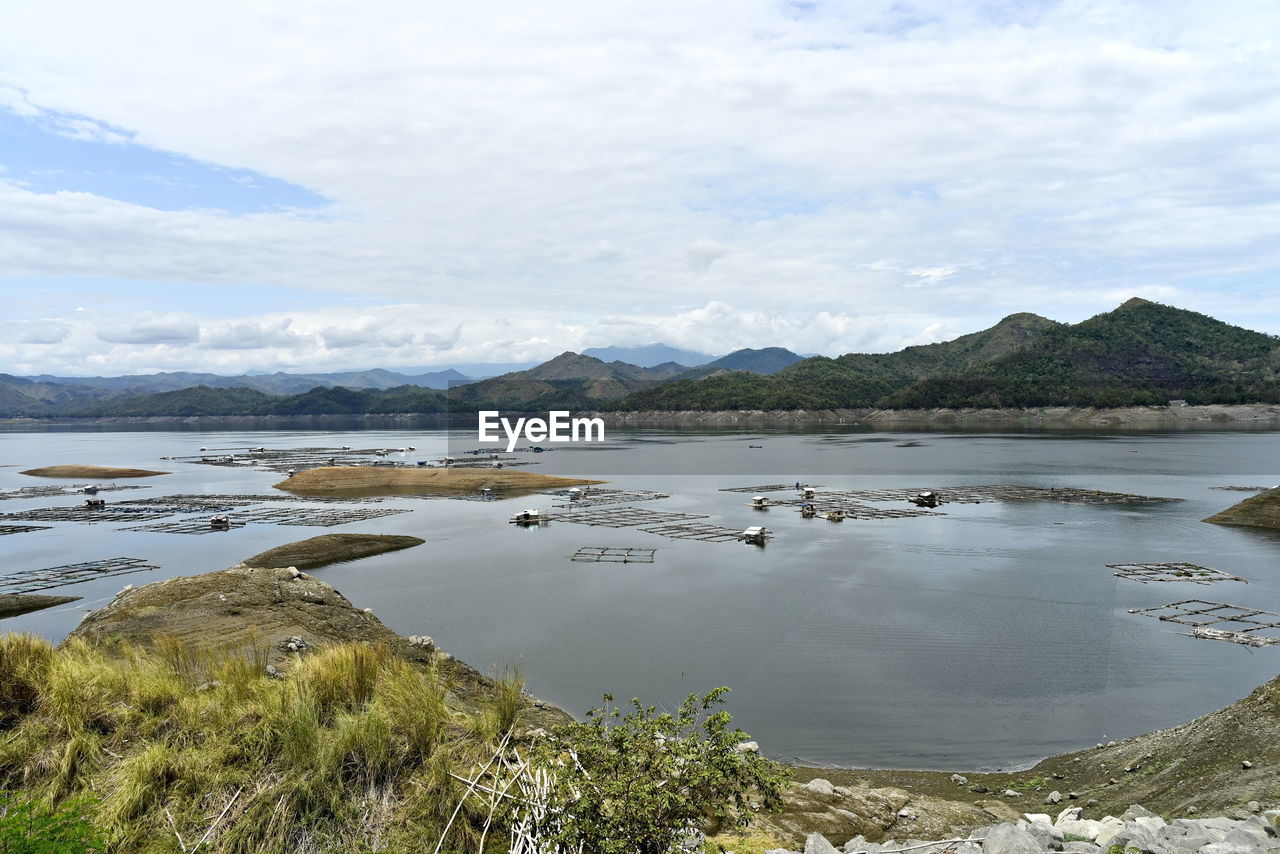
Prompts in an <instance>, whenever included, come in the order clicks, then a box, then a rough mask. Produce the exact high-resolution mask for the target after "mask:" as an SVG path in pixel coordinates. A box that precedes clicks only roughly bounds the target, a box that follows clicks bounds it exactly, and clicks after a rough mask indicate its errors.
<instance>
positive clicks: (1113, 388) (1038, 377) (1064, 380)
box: [881, 299, 1280, 409]
mask: <svg viewBox="0 0 1280 854" xmlns="http://www.w3.org/2000/svg"><path fill="white" fill-rule="evenodd" d="M1170 399H1184V400H1186V401H1187V402H1189V403H1276V402H1280V338H1277V337H1276V336H1274V335H1265V334H1263V333H1261V332H1253V331H1250V330H1248V329H1242V328H1241V327H1238V326H1232V325H1231V324H1228V323H1223V322H1222V321H1220V320H1215V319H1213V318H1212V317H1208V316H1206V315H1203V314H1198V313H1196V312H1193V311H1185V310H1183V309H1178V308H1172V307H1170V306H1166V305H1160V304H1158V303H1153V302H1148V301H1147V300H1142V299H1132V300H1129V301H1128V302H1126V303H1125V304H1124V305H1122V306H1120V307H1119V308H1117V309H1115V310H1114V311H1109V312H1107V313H1105V314H1099V315H1097V316H1096V317H1091V318H1089V319H1088V320H1086V321H1083V322H1082V323H1077V324H1075V325H1073V326H1065V325H1064V326H1057V327H1055V328H1053V329H1049V330H1046V331H1045V332H1044V333H1043V334H1041V335H1040V336H1038V337H1037V338H1036V339H1035V340H1034V341H1032V342H1030V343H1029V344H1028V345H1027V346H1026V347H1024V348H1020V349H1018V350H1015V351H1014V352H1011V353H1009V354H1008V355H1006V356H1004V357H1002V358H1000V359H996V360H994V361H991V362H987V363H985V364H980V365H975V366H972V367H970V368H969V369H968V370H965V371H960V372H956V373H951V374H947V375H941V376H935V377H932V378H930V379H926V380H924V381H921V382H919V383H916V384H914V385H912V386H909V387H907V388H904V389H901V390H899V391H897V392H895V393H893V394H891V395H888V396H887V397H886V398H885V399H884V400H883V401H882V402H881V405H883V406H886V407H901V408H908V409H918V408H932V407H955V406H1052V405H1071V406H1135V405H1143V404H1164V403H1167V402H1168V401H1169V400H1170Z"/></svg>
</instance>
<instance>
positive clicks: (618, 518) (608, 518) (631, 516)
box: [546, 507, 707, 528]
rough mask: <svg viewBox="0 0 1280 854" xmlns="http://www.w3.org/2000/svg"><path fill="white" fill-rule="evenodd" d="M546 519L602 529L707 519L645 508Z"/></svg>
mask: <svg viewBox="0 0 1280 854" xmlns="http://www.w3.org/2000/svg"><path fill="white" fill-rule="evenodd" d="M546 518H547V519H548V520H549V521H554V522H575V523H577V524H579V525H596V526H598V527H602V528H638V527H640V526H641V525H661V524H663V523H666V522H683V521H685V520H687V519H706V518H707V516H705V515H699V514H697V513H675V512H670V513H663V512H661V511H658V510H648V509H646V508H643V507H612V508H605V509H603V510H590V509H588V510H582V511H574V510H562V511H560V512H556V513H548V514H547V515H546Z"/></svg>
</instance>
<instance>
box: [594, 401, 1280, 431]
mask: <svg viewBox="0 0 1280 854" xmlns="http://www.w3.org/2000/svg"><path fill="white" fill-rule="evenodd" d="M596 414H597V415H599V416H600V417H601V418H603V419H604V421H605V424H606V425H608V426H610V427H662V426H673V427H748V428H752V427H792V426H795V427H802V426H811V425H812V426H819V425H846V426H858V425H861V426H866V427H887V428H911V427H922V428H944V429H946V428H962V427H975V428H976V427H1020V428H1049V429H1053V428H1077V429H1078V428H1106V429H1136V430H1159V429H1219V430H1221V429H1241V428H1261V429H1280V405H1274V404H1245V405H1238V406H1227V405H1217V404H1215V405H1210V406H1127V407H1120V408H1115V409H1097V408H1093V407H1077V406H1049V407H1038V408H1027V409H796V410H758V409H741V410H720V411H712V412H701V411H693V410H686V411H681V412H663V411H657V410H652V411H647V412H599V413H596Z"/></svg>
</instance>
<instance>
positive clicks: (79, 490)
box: [0, 483, 151, 501]
mask: <svg viewBox="0 0 1280 854" xmlns="http://www.w3.org/2000/svg"><path fill="white" fill-rule="evenodd" d="M150 488H151V487H150V486H138V485H137V484H128V485H126V486H116V485H115V484H114V483H104V484H102V485H101V486H99V485H97V484H93V485H92V486H88V487H85V486H24V487H22V488H21V489H11V490H9V491H8V492H0V501H4V500H5V499H8V498H54V497H57V496H62V495H77V494H79V495H91V494H93V493H97V492H119V491H120V490H124V489H150ZM86 489H92V490H93V493H90V492H86V491H85V490H86Z"/></svg>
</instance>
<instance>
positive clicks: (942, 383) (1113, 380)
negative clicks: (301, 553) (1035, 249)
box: [0, 299, 1280, 417]
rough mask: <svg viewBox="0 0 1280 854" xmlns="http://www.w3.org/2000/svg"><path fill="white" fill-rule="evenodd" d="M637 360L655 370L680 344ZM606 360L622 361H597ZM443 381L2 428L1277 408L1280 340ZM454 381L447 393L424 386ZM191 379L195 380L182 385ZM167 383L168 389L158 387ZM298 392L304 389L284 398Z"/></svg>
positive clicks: (1164, 325)
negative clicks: (502, 412)
mask: <svg viewBox="0 0 1280 854" xmlns="http://www.w3.org/2000/svg"><path fill="white" fill-rule="evenodd" d="M632 349H636V350H639V351H643V352H642V353H640V354H639V355H638V356H637V358H641V361H650V360H651V359H652V358H654V357H657V356H661V355H665V354H667V351H668V350H671V349H674V348H664V345H651V346H649V347H643V348H632ZM602 351H603V352H605V353H606V355H608V354H610V353H612V352H615V351H616V350H615V348H602V349H601V350H596V351H594V352H602ZM684 352H685V353H688V352H689V351H684ZM447 373H448V372H442V373H436V374H420V375H409V374H396V373H394V372H391V371H380V370H373V371H362V372H350V373H347V374H309V375H285V374H267V375H246V376H245V377H237V378H228V377H214V376H213V375H201V374H159V375H152V376H151V377H149V378H144V379H147V380H148V381H149V382H151V383H152V384H153V385H152V387H150V388H147V387H145V386H144V387H142V388H139V387H137V386H133V387H130V386H129V385H128V382H127V381H129V380H130V378H124V377H119V378H101V377H98V378H87V379H86V378H79V379H76V378H60V377H47V376H46V377H11V376H7V375H0V416H6V415H7V416H24V415H25V416H36V417H52V416H71V417H76V416H81V417H88V416H133V415H239V414H279V415H293V414H317V413H353V414H355V413H375V412H376V413H401V412H445V411H454V412H467V411H470V412H474V411H475V410H477V409H506V410H521V409H523V410H526V411H545V410H548V409H574V410H589V409H603V410H608V409H612V410H623V411H628V410H722V409H766V410H794V409H831V408H854V409H857V408H897V409H930V408H937V407H952V408H960V407H1033V406H1051V405H1071V406H1104V407H1105V406H1131V405H1147V404H1159V405H1163V404H1166V403H1168V402H1169V401H1170V400H1178V399H1181V400H1185V401H1187V402H1189V403H1277V402H1280V338H1277V337H1276V336H1274V335H1267V334H1264V333H1261V332H1254V331H1251V330H1248V329H1244V328H1241V327H1238V326H1233V325H1231V324H1228V323H1224V322H1222V321H1220V320H1215V319H1214V318H1212V317H1208V316H1207V315H1203V314H1199V313H1196V312H1192V311H1187V310H1184V309H1179V308H1174V307H1172V306H1166V305H1161V304H1158V303H1154V302H1149V301H1147V300H1143V299H1132V300H1129V301H1128V302H1126V303H1124V304H1123V305H1121V306H1119V307H1118V308H1116V309H1114V310H1112V311H1109V312H1104V313H1102V314H1099V315H1097V316H1095V317H1091V318H1089V319H1087V320H1085V321H1082V322H1080V323H1076V324H1065V323H1058V322H1056V321H1054V320H1050V319H1048V318H1045V317H1040V316H1039V315H1035V314H1029V313H1019V314H1012V315H1009V316H1008V317H1006V318H1004V319H1003V320H1001V321H1000V322H998V323H996V324H995V325H994V326H992V327H990V328H988V329H984V330H982V331H979V332H974V333H971V334H969V335H963V336H961V337H959V338H956V339H954V340H951V341H944V342H941V343H937V344H927V345H921V346H915V347H907V348H905V349H903V350H899V351H897V352H894V353H847V354H845V355H843V356H838V357H836V358H827V357H825V356H813V357H809V358H802V357H801V356H799V355H797V354H795V353H792V352H791V351H789V350H785V349H783V348H779V347H766V348H760V349H744V350H738V351H736V352H734V353H730V354H728V355H727V356H723V357H721V358H719V359H714V360H711V361H709V362H706V363H704V364H702V365H697V366H692V367H690V366H688V365H686V364H684V363H680V362H675V361H666V362H659V363H655V364H650V365H637V364H634V363H631V362H625V361H621V360H612V361H604V360H603V359H600V358H596V357H594V356H592V355H589V354H587V353H582V354H579V353H572V352H566V353H562V354H560V355H559V356H557V357H555V358H554V359H551V360H550V361H548V362H544V363H543V364H541V365H537V366H535V367H531V368H527V369H524V370H516V371H511V372H508V373H504V374H501V375H499V376H496V377H490V378H488V379H483V380H478V381H474V382H463V380H465V378H463V380H458V379H457V377H454V376H445V375H444V374H447ZM457 376H461V375H460V374H459V375H457ZM233 380H235V381H236V382H232V381H233ZM450 380H453V381H454V382H453V383H451V385H453V387H452V388H451V389H449V390H448V391H443V390H440V389H439V388H432V387H431V386H430V385H429V384H437V383H442V382H449V381H450ZM192 381H197V382H198V384H196V385H194V386H188V387H177V386H179V385H180V384H181V383H184V382H192ZM249 381H257V382H256V383H254V384H250V383H249ZM166 383H167V384H169V386H170V387H168V388H164V389H163V390H157V389H156V388H155V384H166ZM458 383H461V384H458ZM299 386H306V390H305V391H293V392H288V391H285V392H282V391H279V390H278V389H279V388H281V387H284V388H286V389H287V388H294V389H297V388H298V387H299Z"/></svg>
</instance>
